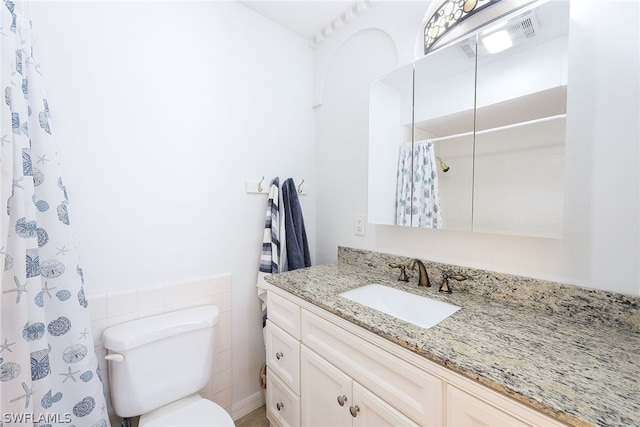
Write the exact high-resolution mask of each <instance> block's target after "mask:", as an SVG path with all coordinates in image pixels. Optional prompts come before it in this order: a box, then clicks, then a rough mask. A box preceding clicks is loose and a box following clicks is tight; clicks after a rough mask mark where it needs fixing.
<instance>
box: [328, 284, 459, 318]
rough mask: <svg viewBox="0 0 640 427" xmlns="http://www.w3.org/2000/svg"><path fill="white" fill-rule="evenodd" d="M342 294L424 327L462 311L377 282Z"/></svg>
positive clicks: (450, 305) (447, 304)
mask: <svg viewBox="0 0 640 427" xmlns="http://www.w3.org/2000/svg"><path fill="white" fill-rule="evenodd" d="M339 295H340V296H341V297H344V298H347V299H350V300H351V301H355V302H357V303H359V304H362V305H366V306H367V307H370V308H373V309H374V310H378V311H381V312H383V313H386V314H388V315H390V316H393V317H397V318H398V319H402V320H404V321H406V322H409V323H413V324H414V325H417V326H420V327H422V328H430V327H432V326H435V325H436V324H438V323H439V322H441V321H443V320H444V319H446V318H447V317H449V316H451V315H452V314H453V313H455V312H456V311H458V310H460V307H458V306H457V305H453V304H449V303H446V302H442V301H437V300H434V299H431V298H426V297H421V296H419V295H414V294H412V293H409V292H405V291H401V290H400V289H395V288H391V287H389V286H384V285H379V284H376V283H374V284H371V285H365V286H362V287H361V288H357V289H353V290H351V291H347V292H343V293H341V294H339Z"/></svg>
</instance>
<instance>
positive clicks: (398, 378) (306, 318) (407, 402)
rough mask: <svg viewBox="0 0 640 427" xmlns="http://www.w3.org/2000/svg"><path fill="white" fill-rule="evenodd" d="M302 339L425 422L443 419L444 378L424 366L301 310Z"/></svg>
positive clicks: (357, 378) (353, 375) (397, 405)
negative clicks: (421, 366)
mask: <svg viewBox="0 0 640 427" xmlns="http://www.w3.org/2000/svg"><path fill="white" fill-rule="evenodd" d="M301 327H302V331H301V333H302V342H303V344H305V345H307V346H308V347H309V348H311V349H312V350H314V351H315V352H316V353H318V354H319V355H320V356H321V357H323V358H325V359H327V360H328V361H329V362H331V363H332V364H334V365H335V366H336V367H337V368H339V369H341V370H343V371H344V372H348V373H349V375H350V376H351V377H352V378H353V379H355V380H356V381H358V382H359V383H360V384H362V385H364V386H365V387H366V388H368V389H369V390H371V391H372V392H374V393H375V394H376V395H378V396H379V397H381V398H382V399H384V400H385V401H386V402H388V403H389V404H391V406H393V407H394V408H397V409H398V410H399V411H400V412H402V413H403V414H405V415H407V416H408V417H410V418H412V419H413V420H415V421H418V422H419V423H420V424H423V425H430V426H441V425H442V424H443V423H442V421H443V416H442V412H443V411H442V408H443V396H442V394H443V387H444V386H443V382H442V381H441V380H440V379H439V378H438V377H435V376H433V375H430V374H428V373H427V372H425V371H423V370H422V369H420V368H418V367H416V366H414V365H412V364H410V363H409V362H407V361H404V360H402V359H400V358H398V357H397V356H394V355H392V354H390V353H388V352H387V351H385V350H383V349H381V348H379V347H377V346H375V345H373V344H371V343H369V342H368V341H365V340H364V339H362V338H360V337H357V336H355V335H353V334H351V333H350V332H347V331H345V330H344V329H342V328H340V327H338V326H336V325H334V324H333V323H331V322H329V321H327V320H325V319H322V318H321V317H318V316H316V315H315V314H313V313H310V312H308V311H306V310H302V316H301Z"/></svg>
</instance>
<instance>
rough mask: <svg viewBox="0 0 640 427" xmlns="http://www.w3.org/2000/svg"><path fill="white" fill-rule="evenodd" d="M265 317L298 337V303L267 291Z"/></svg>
mask: <svg viewBox="0 0 640 427" xmlns="http://www.w3.org/2000/svg"><path fill="white" fill-rule="evenodd" d="M267 318H268V319H269V320H270V321H271V322H273V323H274V324H276V325H278V327H280V328H281V329H282V330H283V331H285V332H287V333H288V334H289V335H291V336H292V337H294V338H296V339H300V307H299V306H298V305H296V304H294V303H292V302H291V301H289V300H287V299H285V298H282V297H281V296H280V295H277V294H274V293H273V292H269V294H268V296H267Z"/></svg>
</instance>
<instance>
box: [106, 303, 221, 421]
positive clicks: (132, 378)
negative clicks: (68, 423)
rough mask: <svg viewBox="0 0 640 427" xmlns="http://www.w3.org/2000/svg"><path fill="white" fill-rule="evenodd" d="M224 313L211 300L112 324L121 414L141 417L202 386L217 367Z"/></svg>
mask: <svg viewBox="0 0 640 427" xmlns="http://www.w3.org/2000/svg"><path fill="white" fill-rule="evenodd" d="M219 313H220V312H219V310H218V307H216V306H215V305H205V306H200V307H193V308H189V309H185V310H180V311H174V312H171V313H165V314H161V315H158V316H153V317H147V318H144V319H139V320H134V321H131V322H127V323H122V324H120V325H117V326H113V327H111V328H108V329H106V330H105V331H104V334H103V342H104V346H105V348H107V350H109V355H108V356H107V359H108V360H110V363H109V382H110V389H111V400H112V402H113V406H114V409H115V411H116V413H117V414H118V415H119V416H121V417H133V416H137V415H140V414H144V413H147V412H149V411H152V410H154V409H157V408H159V407H161V406H163V405H166V404H168V403H171V402H174V401H176V400H178V399H181V398H183V397H185V396H188V395H190V394H193V393H196V392H198V391H199V390H200V389H202V387H204V386H205V385H206V384H207V382H208V381H209V379H210V378H211V373H212V372H213V355H214V339H213V331H214V326H215V325H216V323H217V322H218V316H219Z"/></svg>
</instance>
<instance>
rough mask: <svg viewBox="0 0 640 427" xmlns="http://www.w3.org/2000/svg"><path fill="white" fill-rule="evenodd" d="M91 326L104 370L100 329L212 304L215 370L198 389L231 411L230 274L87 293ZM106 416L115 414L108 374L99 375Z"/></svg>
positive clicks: (101, 366)
mask: <svg viewBox="0 0 640 427" xmlns="http://www.w3.org/2000/svg"><path fill="white" fill-rule="evenodd" d="M88 298H89V310H90V311H91V325H92V330H93V337H94V340H95V349H96V354H97V355H98V360H99V363H100V370H101V371H102V372H105V373H106V372H107V369H108V367H107V362H106V361H105V360H104V356H105V355H106V353H107V351H106V349H105V348H104V346H103V345H102V332H103V331H104V330H105V329H106V328H107V327H109V326H114V325H117V324H120V323H123V322H127V321H129V320H135V319H139V318H143V317H149V316H153V315H156V314H161V313H166V312H170V311H176V310H180V309H183V308H189V307H195V306H199V305H205V304H215V305H216V306H218V308H219V310H220V317H219V320H218V324H217V325H216V329H215V346H216V349H215V358H214V371H213V376H212V378H211V381H209V383H208V384H207V385H206V386H205V387H204V389H202V390H201V392H200V394H202V396H203V397H205V398H207V399H210V400H213V401H214V402H216V403H217V404H219V405H220V406H222V407H223V408H224V409H225V410H226V411H227V412H229V413H231V409H232V408H231V407H232V398H233V389H232V383H231V377H232V372H231V368H232V357H231V275H229V274H221V275H216V276H212V277H207V278H203V279H196V280H192V281H189V282H182V283H174V284H166V285H157V286H153V287H144V288H137V289H129V290H126V291H118V292H107V293H103V294H97V295H89V297H88ZM102 378H103V380H104V386H105V396H106V398H107V405H108V409H109V415H110V416H112V417H113V416H114V415H115V413H114V411H113V406H112V404H111V394H110V392H109V384H108V375H103V376H102Z"/></svg>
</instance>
